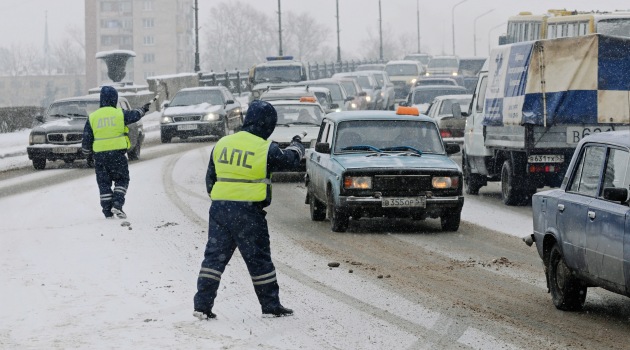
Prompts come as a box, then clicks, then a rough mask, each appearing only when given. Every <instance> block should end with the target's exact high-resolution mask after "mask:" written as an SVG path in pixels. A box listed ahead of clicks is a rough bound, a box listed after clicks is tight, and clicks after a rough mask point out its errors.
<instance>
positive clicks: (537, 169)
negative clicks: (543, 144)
mask: <svg viewBox="0 0 630 350" xmlns="http://www.w3.org/2000/svg"><path fill="white" fill-rule="evenodd" d="M560 170H561V167H560V166H559V165H550V164H547V165H538V164H530V165H529V172H530V173H559V172H560Z"/></svg>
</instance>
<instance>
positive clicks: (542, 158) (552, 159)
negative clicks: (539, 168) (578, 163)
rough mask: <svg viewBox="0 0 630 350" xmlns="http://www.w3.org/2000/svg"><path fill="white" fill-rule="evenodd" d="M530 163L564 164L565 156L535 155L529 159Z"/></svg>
mask: <svg viewBox="0 0 630 350" xmlns="http://www.w3.org/2000/svg"><path fill="white" fill-rule="evenodd" d="M527 162H528V163H564V154H534V155H531V156H529V157H527Z"/></svg>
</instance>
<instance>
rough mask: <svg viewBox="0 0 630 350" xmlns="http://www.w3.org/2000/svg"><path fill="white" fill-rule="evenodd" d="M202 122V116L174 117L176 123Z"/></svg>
mask: <svg viewBox="0 0 630 350" xmlns="http://www.w3.org/2000/svg"><path fill="white" fill-rule="evenodd" d="M199 120H201V116H200V115H185V116H177V117H173V121H174V122H176V123H177V122H196V121H199Z"/></svg>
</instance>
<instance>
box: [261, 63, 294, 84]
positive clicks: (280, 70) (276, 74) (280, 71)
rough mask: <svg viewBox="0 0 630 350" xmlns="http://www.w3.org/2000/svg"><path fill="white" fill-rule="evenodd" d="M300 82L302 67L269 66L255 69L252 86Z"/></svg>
mask: <svg viewBox="0 0 630 350" xmlns="http://www.w3.org/2000/svg"><path fill="white" fill-rule="evenodd" d="M299 81H302V67H300V66H295V65H291V66H269V67H256V69H255V71H254V84H259V83H265V82H273V83H284V82H299Z"/></svg>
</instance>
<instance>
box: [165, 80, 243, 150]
mask: <svg viewBox="0 0 630 350" xmlns="http://www.w3.org/2000/svg"><path fill="white" fill-rule="evenodd" d="M241 126H243V112H242V110H241V104H240V102H238V101H236V99H235V98H234V96H232V93H231V92H230V90H228V89H227V88H226V87H224V86H203V87H194V88H185V89H181V90H179V91H178V92H177V93H176V94H175V96H174V97H173V100H172V101H165V103H164V109H163V111H162V118H161V119H160V137H161V140H162V143H169V142H171V139H172V138H173V137H179V138H180V139H187V138H188V137H193V136H210V135H215V136H219V137H221V136H225V135H228V134H230V133H232V132H235V131H238V130H240V128H241Z"/></svg>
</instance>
